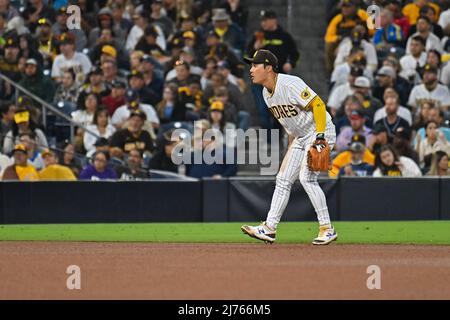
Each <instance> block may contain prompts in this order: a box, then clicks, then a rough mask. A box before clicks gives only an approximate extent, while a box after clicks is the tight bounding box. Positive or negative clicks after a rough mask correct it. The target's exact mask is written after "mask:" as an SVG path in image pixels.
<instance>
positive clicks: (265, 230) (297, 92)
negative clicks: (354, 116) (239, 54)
mask: <svg viewBox="0 0 450 320" xmlns="http://www.w3.org/2000/svg"><path fill="white" fill-rule="evenodd" d="M244 60H245V62H246V63H248V64H251V69H250V77H251V79H252V82H253V83H256V84H261V85H262V86H263V87H264V88H263V97H264V100H265V102H266V104H267V106H268V108H269V110H270V112H271V113H272V115H273V116H274V117H275V118H276V119H277V120H278V121H279V122H280V123H281V125H282V126H283V127H284V128H285V130H286V131H287V133H288V134H289V148H288V151H287V152H286V155H285V157H284V159H283V162H282V164H281V167H280V170H279V172H278V174H277V177H276V186H275V191H274V193H273V197H272V203H271V205H270V211H269V213H268V216H267V219H266V221H265V222H263V223H262V224H261V225H259V226H246V225H244V226H242V227H241V230H242V231H243V232H244V233H245V234H247V235H249V236H250V237H253V238H256V239H259V240H262V241H264V242H266V243H273V242H275V235H276V230H277V226H278V223H279V222H280V219H281V216H282V215H283V212H284V209H285V208H286V205H287V203H288V200H289V196H290V193H291V187H292V184H293V183H294V181H295V179H300V183H301V184H302V186H303V188H304V189H305V191H306V193H307V194H308V196H309V199H310V200H311V202H312V205H313V207H314V210H315V211H316V213H317V219H318V220H319V225H320V227H319V235H318V236H317V238H315V239H314V240H313V242H312V243H313V244H315V245H325V244H329V243H330V242H332V241H334V240H336V239H337V233H336V231H335V230H334V228H333V226H332V225H331V222H330V216H329V214H328V208H327V202H326V199H325V194H324V193H323V191H322V189H321V188H320V186H319V184H318V182H317V176H318V175H319V171H313V170H312V168H313V166H311V165H310V164H311V163H310V162H311V157H309V155H310V153H311V150H312V149H313V148H314V151H315V154H319V155H320V154H321V155H323V154H324V153H325V152H328V157H329V151H330V150H331V149H332V147H333V145H334V143H335V141H336V131H335V128H334V125H333V123H332V121H331V116H330V114H329V113H328V112H327V111H326V107H325V104H324V102H323V101H322V99H321V98H320V97H319V96H318V95H317V94H316V93H315V92H314V91H313V90H312V89H311V88H310V87H308V85H306V84H305V82H304V81H303V80H302V79H300V78H299V77H296V76H292V75H287V74H281V73H278V70H277V65H278V61H277V57H276V56H275V55H274V54H273V53H272V52H270V51H268V50H262V49H261V50H258V51H256V52H255V54H254V56H253V58H251V59H250V58H244ZM330 148H331V149H330ZM317 151H318V152H319V153H317ZM308 158H309V159H308ZM313 161H314V160H313ZM328 165H329V164H328V163H327V164H326V166H327V168H328ZM325 170H326V169H325Z"/></svg>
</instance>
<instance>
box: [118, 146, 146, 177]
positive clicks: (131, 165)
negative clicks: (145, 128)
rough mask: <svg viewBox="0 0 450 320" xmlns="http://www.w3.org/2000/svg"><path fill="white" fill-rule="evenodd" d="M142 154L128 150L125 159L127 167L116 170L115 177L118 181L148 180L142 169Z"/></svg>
mask: <svg viewBox="0 0 450 320" xmlns="http://www.w3.org/2000/svg"><path fill="white" fill-rule="evenodd" d="M142 163H143V161H142V154H141V152H140V151H139V150H136V149H134V150H130V152H129V153H128V158H127V165H126V166H120V167H118V168H116V173H117V176H118V177H119V179H120V180H128V181H129V180H144V179H149V178H150V174H149V172H148V171H147V170H145V169H144V168H142Z"/></svg>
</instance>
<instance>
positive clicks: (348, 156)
mask: <svg viewBox="0 0 450 320" xmlns="http://www.w3.org/2000/svg"><path fill="white" fill-rule="evenodd" d="M355 144H360V145H362V148H361V150H360V153H362V158H361V159H360V160H362V163H365V164H367V165H370V166H373V165H374V164H375V156H374V154H373V153H372V152H370V150H369V149H367V148H366V138H365V137H364V136H362V135H358V134H355V135H353V137H352V140H351V141H350V143H349V147H352V146H354V145H355ZM353 160H354V156H353V152H352V151H351V150H346V151H344V152H341V153H340V154H338V156H337V157H336V158H335V159H334V160H333V163H332V165H331V166H332V168H331V170H330V171H328V175H329V176H330V177H332V178H333V177H337V176H338V175H339V171H341V168H345V167H347V166H348V165H351V164H352V161H353ZM355 165H356V164H354V165H353V166H352V167H354V166H355ZM353 171H354V172H356V171H357V169H355V168H353ZM341 173H342V172H341ZM344 173H345V174H346V175H348V174H347V172H345V171H344Z"/></svg>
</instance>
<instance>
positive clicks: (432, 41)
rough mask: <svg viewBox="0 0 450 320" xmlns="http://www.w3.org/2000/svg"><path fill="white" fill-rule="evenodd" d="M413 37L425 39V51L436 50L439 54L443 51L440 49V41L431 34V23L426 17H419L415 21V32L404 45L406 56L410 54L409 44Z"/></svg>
mask: <svg viewBox="0 0 450 320" xmlns="http://www.w3.org/2000/svg"><path fill="white" fill-rule="evenodd" d="M415 36H421V37H422V38H424V39H425V43H426V44H425V49H426V50H427V51H428V50H430V49H436V50H437V51H439V52H440V53H442V52H443V51H444V50H443V48H442V44H441V40H440V39H439V38H438V37H437V36H436V35H435V34H434V33H433V32H431V22H430V19H428V17H425V16H420V17H419V18H418V19H417V32H416V33H415V34H413V35H411V36H410V37H409V39H408V42H407V43H406V53H407V54H409V53H411V51H410V47H409V45H410V43H411V39H412V38H413V37H415Z"/></svg>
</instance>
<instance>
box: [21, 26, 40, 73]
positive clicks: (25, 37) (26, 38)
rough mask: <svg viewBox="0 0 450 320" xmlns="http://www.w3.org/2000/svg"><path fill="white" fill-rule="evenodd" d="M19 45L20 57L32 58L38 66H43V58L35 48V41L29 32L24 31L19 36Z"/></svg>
mask: <svg viewBox="0 0 450 320" xmlns="http://www.w3.org/2000/svg"><path fill="white" fill-rule="evenodd" d="M19 47H20V57H21V58H25V59H26V60H28V59H34V60H36V61H37V64H38V65H39V66H40V67H42V66H43V62H44V60H43V58H42V55H41V54H40V53H39V51H38V50H37V42H36V40H35V39H34V37H33V36H32V35H31V34H29V33H26V34H21V35H20V36H19Z"/></svg>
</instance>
